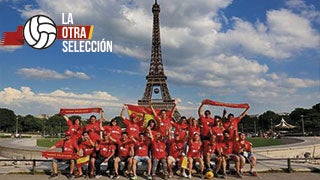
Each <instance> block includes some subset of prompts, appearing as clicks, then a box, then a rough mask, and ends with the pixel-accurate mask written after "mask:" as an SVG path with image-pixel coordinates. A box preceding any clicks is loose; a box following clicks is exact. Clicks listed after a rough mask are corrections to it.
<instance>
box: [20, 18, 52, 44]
mask: <svg viewBox="0 0 320 180" xmlns="http://www.w3.org/2000/svg"><path fill="white" fill-rule="evenodd" d="M23 36H24V39H25V41H26V42H27V44H29V46H31V47H32V48H34V49H46V48H48V47H50V46H51V45H52V44H53V43H54V41H55V40H56V36H57V28H56V24H55V23H54V22H53V20H52V19H50V18H49V17H47V16H45V15H36V16H33V17H31V18H30V19H29V20H28V21H27V22H26V24H25V25H24V28H23Z"/></svg>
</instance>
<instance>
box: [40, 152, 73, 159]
mask: <svg viewBox="0 0 320 180" xmlns="http://www.w3.org/2000/svg"><path fill="white" fill-rule="evenodd" d="M42 157H45V158H55V159H76V158H77V154H71V153H65V152H50V151H43V152H42Z"/></svg>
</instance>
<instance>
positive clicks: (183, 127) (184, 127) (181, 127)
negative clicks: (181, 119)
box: [172, 122, 189, 139]
mask: <svg viewBox="0 0 320 180" xmlns="http://www.w3.org/2000/svg"><path fill="white" fill-rule="evenodd" d="M172 126H173V127H174V128H175V133H179V135H180V139H185V137H186V135H187V131H188V128H189V125H188V124H186V123H183V124H179V123H176V122H174V123H173V124H172Z"/></svg>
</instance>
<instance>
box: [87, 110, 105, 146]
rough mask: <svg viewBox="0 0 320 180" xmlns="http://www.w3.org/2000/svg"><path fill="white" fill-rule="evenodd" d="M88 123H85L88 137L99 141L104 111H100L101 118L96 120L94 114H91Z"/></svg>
mask: <svg viewBox="0 0 320 180" xmlns="http://www.w3.org/2000/svg"><path fill="white" fill-rule="evenodd" d="M89 120H90V123H89V124H87V125H86V131H87V132H88V133H89V136H90V138H91V139H92V140H93V141H94V142H96V141H99V140H100V139H101V138H102V137H100V132H102V130H101V127H102V125H101V124H102V121H103V120H104V112H103V111H101V118H100V119H99V120H97V117H96V116H95V115H91V116H90V118H89Z"/></svg>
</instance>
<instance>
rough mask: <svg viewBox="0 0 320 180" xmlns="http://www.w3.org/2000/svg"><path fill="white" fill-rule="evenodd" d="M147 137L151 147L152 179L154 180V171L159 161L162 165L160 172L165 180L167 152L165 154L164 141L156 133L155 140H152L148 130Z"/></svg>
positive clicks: (166, 174) (158, 133)
mask: <svg viewBox="0 0 320 180" xmlns="http://www.w3.org/2000/svg"><path fill="white" fill-rule="evenodd" d="M149 136H150V139H151V145H152V177H153V178H155V176H156V170H157V167H158V163H159V161H160V162H161V163H162V170H163V173H164V176H165V179H167V177H168V165H167V152H166V148H167V146H166V140H165V139H164V137H163V136H162V135H161V133H160V132H157V133H156V138H153V136H152V132H151V130H150V128H149Z"/></svg>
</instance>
